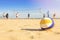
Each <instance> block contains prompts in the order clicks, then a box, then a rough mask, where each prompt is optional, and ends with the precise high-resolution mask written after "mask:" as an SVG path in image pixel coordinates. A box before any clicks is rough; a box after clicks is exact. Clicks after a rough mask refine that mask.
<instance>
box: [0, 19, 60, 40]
mask: <svg viewBox="0 0 60 40" xmlns="http://www.w3.org/2000/svg"><path fill="white" fill-rule="evenodd" d="M40 20H41V19H0V40H60V34H59V33H57V32H60V24H59V21H60V19H54V22H55V26H54V28H52V30H53V31H54V32H56V33H54V32H47V31H27V30H21V29H23V28H37V29H39V28H40V24H39V23H40Z"/></svg>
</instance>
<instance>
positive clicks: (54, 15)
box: [43, 13, 56, 18]
mask: <svg viewBox="0 0 60 40" xmlns="http://www.w3.org/2000/svg"><path fill="white" fill-rule="evenodd" d="M48 17H49V14H48ZM55 17H56V14H55V13H54V14H53V18H55ZM43 18H45V14H43Z"/></svg>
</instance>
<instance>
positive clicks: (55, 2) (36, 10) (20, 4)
mask: <svg viewBox="0 0 60 40" xmlns="http://www.w3.org/2000/svg"><path fill="white" fill-rule="evenodd" d="M48 11H49V15H50V17H52V15H53V14H54V13H56V17H60V0H0V14H1V16H2V14H3V13H4V12H5V13H9V17H10V18H14V17H15V14H16V12H19V14H20V16H19V17H21V18H27V14H28V13H30V14H31V18H41V17H42V16H43V14H46V16H47V12H48Z"/></svg>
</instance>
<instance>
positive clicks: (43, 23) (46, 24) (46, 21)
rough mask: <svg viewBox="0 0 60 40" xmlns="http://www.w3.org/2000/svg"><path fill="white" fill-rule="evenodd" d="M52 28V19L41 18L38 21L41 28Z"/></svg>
mask: <svg viewBox="0 0 60 40" xmlns="http://www.w3.org/2000/svg"><path fill="white" fill-rule="evenodd" d="M53 26H54V21H53V19H52V18H43V19H41V21H40V27H41V28H52V27H53Z"/></svg>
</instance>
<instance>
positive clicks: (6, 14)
mask: <svg viewBox="0 0 60 40" xmlns="http://www.w3.org/2000/svg"><path fill="white" fill-rule="evenodd" d="M27 16H28V19H29V18H30V14H29V13H28V15H27ZM18 17H19V13H16V18H18ZM3 18H6V19H8V18H9V14H8V13H3Z"/></svg>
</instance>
